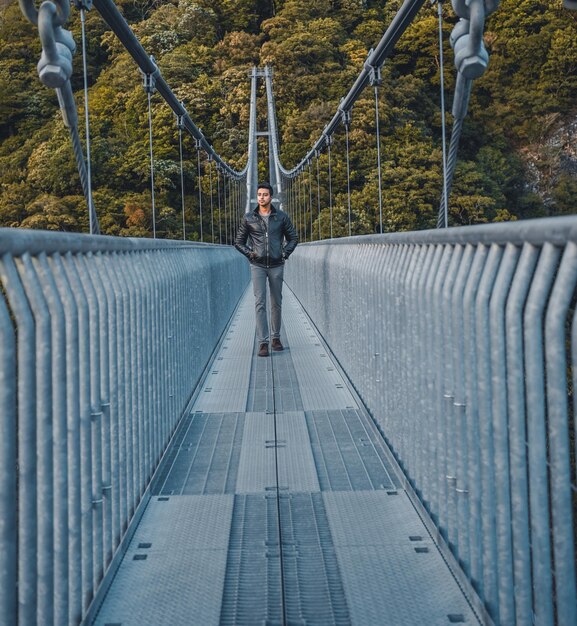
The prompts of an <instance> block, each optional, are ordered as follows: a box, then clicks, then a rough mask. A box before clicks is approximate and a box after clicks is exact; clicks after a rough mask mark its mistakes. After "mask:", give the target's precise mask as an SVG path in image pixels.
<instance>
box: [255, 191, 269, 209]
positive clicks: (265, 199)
mask: <svg viewBox="0 0 577 626" xmlns="http://www.w3.org/2000/svg"><path fill="white" fill-rule="evenodd" d="M256 199H257V202H258V205H259V206H261V207H268V206H270V201H271V195H270V191H269V190H268V189H265V188H261V189H257V192H256Z"/></svg>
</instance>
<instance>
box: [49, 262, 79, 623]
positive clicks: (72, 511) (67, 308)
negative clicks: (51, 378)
mask: <svg viewBox="0 0 577 626" xmlns="http://www.w3.org/2000/svg"><path fill="white" fill-rule="evenodd" d="M48 266H49V269H50V274H51V275H52V276H53V277H54V282H55V283H56V288H57V290H58V294H59V296H60V300H61V302H62V306H63V308H64V318H65V319H64V325H65V333H66V353H65V363H66V416H65V419H66V428H67V432H68V434H67V438H66V451H67V473H68V476H67V480H68V522H67V528H66V531H67V533H68V575H67V583H68V598H69V601H68V619H67V622H64V623H68V624H70V625H72V624H78V623H79V621H80V620H81V617H82V613H83V595H84V591H83V589H84V587H83V579H82V571H83V570H82V496H81V494H82V489H81V451H80V428H79V427H78V422H79V416H80V364H79V358H80V356H79V355H80V349H79V324H78V307H77V305H76V301H75V299H74V294H73V291H72V287H71V285H70V282H69V281H68V278H67V276H66V270H65V268H64V262H63V259H62V257H61V256H60V255H59V254H54V255H52V256H50V257H49V258H48Z"/></svg>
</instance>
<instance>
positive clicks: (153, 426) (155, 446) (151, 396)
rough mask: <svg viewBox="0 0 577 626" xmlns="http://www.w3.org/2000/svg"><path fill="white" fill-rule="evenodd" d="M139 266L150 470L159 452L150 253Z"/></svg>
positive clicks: (156, 462) (143, 257) (155, 465)
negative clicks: (143, 279)
mask: <svg viewBox="0 0 577 626" xmlns="http://www.w3.org/2000/svg"><path fill="white" fill-rule="evenodd" d="M141 268H142V272H143V274H142V275H143V276H144V277H145V279H146V286H145V289H144V291H143V306H144V313H145V319H144V329H143V332H144V337H143V342H144V355H143V358H144V388H145V399H144V404H145V412H146V415H147V416H148V431H149V435H148V442H149V443H148V455H149V459H150V465H149V468H150V471H152V472H153V471H154V469H155V468H156V467H157V464H158V460H159V458H160V454H161V443H160V437H159V428H158V424H159V421H160V416H159V414H158V411H157V410H156V406H155V393H154V385H155V383H156V381H155V379H154V373H153V372H154V353H153V347H154V344H153V342H154V330H153V318H154V300H155V289H154V283H155V280H157V279H156V276H155V268H154V267H153V260H152V255H151V254H150V253H145V254H142V255H141Z"/></svg>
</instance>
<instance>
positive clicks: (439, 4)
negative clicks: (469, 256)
mask: <svg viewBox="0 0 577 626" xmlns="http://www.w3.org/2000/svg"><path fill="white" fill-rule="evenodd" d="M437 10H438V14H439V65H440V72H441V77H440V78H441V132H442V138H443V198H442V202H443V205H442V207H441V210H442V211H443V216H444V227H445V228H447V227H448V226H449V205H448V203H449V194H448V193H447V141H446V131H445V124H446V122H445V70H444V60H443V2H442V0H438V2H437ZM381 232H382V231H381Z"/></svg>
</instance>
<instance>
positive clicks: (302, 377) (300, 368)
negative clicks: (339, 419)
mask: <svg viewBox="0 0 577 626" xmlns="http://www.w3.org/2000/svg"><path fill="white" fill-rule="evenodd" d="M283 325H284V328H285V332H286V335H287V339H288V343H289V345H290V346H291V347H292V351H291V356H292V360H293V363H294V368H295V371H296V375H297V379H298V384H299V390H300V394H301V398H302V403H303V408H304V410H305V411H309V410H310V411H312V410H315V409H356V408H358V406H357V403H356V401H355V399H354V398H353V396H352V394H351V393H350V391H349V390H348V387H347V386H346V384H345V382H344V381H343V379H342V377H341V375H340V374H339V373H338V371H337V370H336V368H335V366H334V364H333V363H332V361H331V359H330V357H329V355H328V354H327V352H326V350H325V349H324V347H323V346H322V344H321V341H320V339H319V338H318V336H317V334H316V332H315V331H314V330H313V329H312V328H311V327H310V325H309V324H308V320H306V316H305V314H304V313H303V312H302V311H299V307H298V305H297V302H296V300H295V298H294V295H293V294H292V293H291V292H290V291H288V290H285V294H284V305H283Z"/></svg>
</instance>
